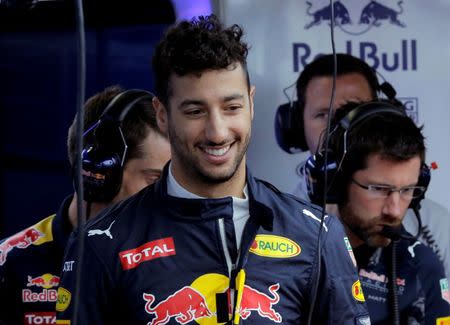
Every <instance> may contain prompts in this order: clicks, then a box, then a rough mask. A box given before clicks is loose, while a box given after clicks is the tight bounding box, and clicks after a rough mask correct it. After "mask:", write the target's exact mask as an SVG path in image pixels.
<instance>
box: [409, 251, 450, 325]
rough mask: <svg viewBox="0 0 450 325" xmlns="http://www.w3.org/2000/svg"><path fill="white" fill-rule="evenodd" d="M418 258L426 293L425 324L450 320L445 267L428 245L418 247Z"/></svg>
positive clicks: (421, 280)
mask: <svg viewBox="0 0 450 325" xmlns="http://www.w3.org/2000/svg"><path fill="white" fill-rule="evenodd" d="M418 248H419V249H420V250H417V257H418V258H416V260H417V261H418V263H419V264H420V265H419V267H418V270H419V278H420V282H421V287H422V290H423V291H424V294H425V324H447V323H448V322H450V291H449V290H450V289H449V284H448V279H447V277H446V275H445V271H444V267H443V265H442V263H441V262H440V260H439V259H438V257H437V255H435V254H434V253H433V252H432V251H431V249H429V248H428V247H424V246H422V247H418Z"/></svg>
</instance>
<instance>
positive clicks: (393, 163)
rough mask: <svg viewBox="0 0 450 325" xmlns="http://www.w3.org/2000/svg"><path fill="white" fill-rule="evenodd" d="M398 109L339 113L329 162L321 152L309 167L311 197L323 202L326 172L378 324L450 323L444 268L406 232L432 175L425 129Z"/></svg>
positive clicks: (387, 106)
mask: <svg viewBox="0 0 450 325" xmlns="http://www.w3.org/2000/svg"><path fill="white" fill-rule="evenodd" d="M398 105H399V104H398V103H396V104H394V103H391V102H388V101H372V102H367V103H359V104H358V103H348V104H346V105H344V106H343V107H341V108H340V109H339V110H337V111H336V116H335V118H334V120H333V122H332V126H331V130H332V131H331V132H330V139H329V148H328V159H329V160H328V163H327V164H324V156H325V152H326V151H325V150H324V149H321V150H319V151H318V153H317V154H316V155H315V156H312V157H311V158H310V159H309V160H308V162H307V164H306V170H307V174H308V175H310V178H309V179H310V182H309V194H310V196H311V199H312V200H313V201H314V202H316V203H320V202H323V196H324V193H323V188H325V184H324V177H323V171H324V170H327V173H328V175H327V176H328V181H327V186H326V188H328V189H329V190H328V191H327V194H326V197H327V202H328V203H333V204H334V203H337V205H338V213H339V217H340V219H341V221H342V223H343V224H344V226H345V228H346V231H347V234H348V237H349V239H350V243H351V246H352V247H353V249H354V253H355V257H356V262H357V264H358V269H359V274H360V279H361V283H362V287H363V291H364V295H365V297H366V300H367V305H368V307H369V314H370V318H371V321H372V324H380V325H381V324H446V322H448V321H450V299H449V296H448V282H447V279H446V278H445V273H444V268H443V266H442V263H441V262H440V261H439V259H438V257H437V255H436V254H435V253H434V252H433V251H432V249H431V248H429V247H427V246H425V245H423V244H422V243H420V242H419V241H417V240H416V239H415V238H414V237H413V236H411V234H409V233H407V232H406V231H405V230H404V229H403V227H402V221H403V218H404V217H405V214H406V211H407V209H408V208H409V207H411V208H416V207H417V205H418V203H419V202H420V200H421V199H422V198H423V195H424V193H425V191H426V189H427V186H428V182H429V170H428V167H427V166H426V165H425V145H424V137H423V135H422V133H421V129H420V128H419V127H417V126H416V125H415V124H414V122H413V121H412V120H411V119H410V118H409V117H408V116H407V115H406V112H405V109H404V108H403V107H402V106H398ZM325 166H328V167H326V168H325ZM392 279H395V281H393V280H392Z"/></svg>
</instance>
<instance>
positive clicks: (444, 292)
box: [439, 278, 450, 304]
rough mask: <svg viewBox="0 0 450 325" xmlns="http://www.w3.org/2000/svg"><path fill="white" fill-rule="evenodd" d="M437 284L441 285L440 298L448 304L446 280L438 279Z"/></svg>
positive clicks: (449, 293)
mask: <svg viewBox="0 0 450 325" xmlns="http://www.w3.org/2000/svg"><path fill="white" fill-rule="evenodd" d="M439 284H440V285H441V296H442V299H444V300H445V301H447V302H448V303H449V304H450V291H449V289H448V279H447V278H444V279H440V280H439Z"/></svg>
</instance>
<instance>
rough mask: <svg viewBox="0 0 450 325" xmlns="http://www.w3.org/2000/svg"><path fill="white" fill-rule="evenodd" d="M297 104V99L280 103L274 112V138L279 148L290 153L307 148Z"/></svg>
mask: <svg viewBox="0 0 450 325" xmlns="http://www.w3.org/2000/svg"><path fill="white" fill-rule="evenodd" d="M297 105H298V103H297V101H295V102H293V103H292V104H291V103H286V104H283V105H280V106H279V107H278V109H277V112H276V113H275V125H274V127H275V138H276V140H277V143H278V145H279V146H280V148H281V149H283V150H284V151H285V152H287V153H291V154H292V153H297V152H301V151H307V150H308V146H307V145H306V139H305V132H304V130H303V127H302V126H303V117H302V118H301V120H300V115H301V114H299V112H298V109H297V108H296V107H297Z"/></svg>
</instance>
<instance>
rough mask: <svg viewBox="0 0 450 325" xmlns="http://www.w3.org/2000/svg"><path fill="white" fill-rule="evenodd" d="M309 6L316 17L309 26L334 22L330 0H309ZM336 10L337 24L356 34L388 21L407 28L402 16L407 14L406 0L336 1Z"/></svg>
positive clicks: (311, 14) (312, 14) (309, 9)
mask: <svg viewBox="0 0 450 325" xmlns="http://www.w3.org/2000/svg"><path fill="white" fill-rule="evenodd" d="M306 5H307V9H306V14H307V15H308V16H310V17H311V18H312V19H311V21H310V22H308V23H307V24H306V26H305V29H309V28H311V27H314V26H319V25H321V24H322V23H327V24H329V23H330V21H331V18H332V11H331V4H330V3H329V1H328V0H314V1H313V0H309V1H306ZM333 13H334V15H333V18H334V22H335V25H336V26H337V27H339V28H340V29H341V30H342V31H344V32H346V33H348V34H352V35H360V34H363V33H366V32H367V31H369V30H370V29H371V28H372V27H380V26H382V25H383V24H384V23H386V22H387V23H390V24H391V25H395V26H397V27H401V28H404V27H406V24H405V23H404V22H402V21H401V20H400V18H399V16H400V15H401V14H402V13H403V1H402V0H382V1H380V0H379V1H374V0H360V1H348V0H337V1H334V3H333Z"/></svg>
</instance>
